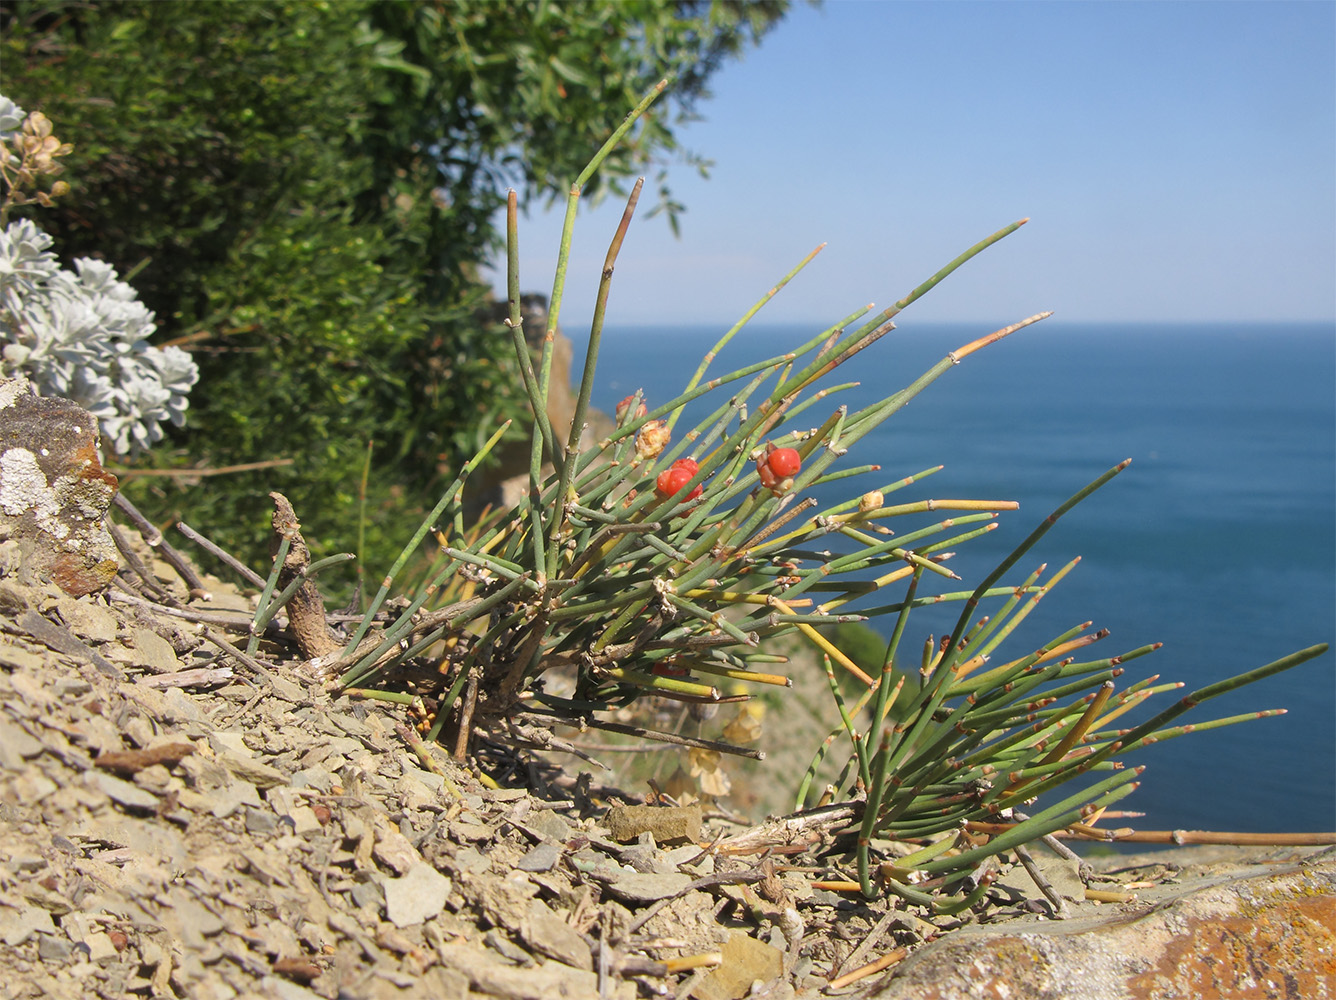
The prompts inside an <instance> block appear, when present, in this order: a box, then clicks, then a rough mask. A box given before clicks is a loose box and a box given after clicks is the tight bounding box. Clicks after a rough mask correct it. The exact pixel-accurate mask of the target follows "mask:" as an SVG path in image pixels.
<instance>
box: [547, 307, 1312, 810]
mask: <svg viewBox="0 0 1336 1000" xmlns="http://www.w3.org/2000/svg"><path fill="white" fill-rule="evenodd" d="M726 328H727V324H724V325H721V326H720V327H718V328H707V327H623V328H617V327H610V328H608V329H606V330H605V331H604V335H603V349H602V351H601V357H600V362H599V367H598V370H597V379H596V385H595V390H594V396H593V404H594V405H595V406H598V407H599V408H601V409H603V410H605V411H608V412H610V411H611V410H612V408H613V407H614V405H615V404H616V402H617V401H618V400H619V399H621V398H622V397H623V396H625V395H627V394H628V393H630V392H633V391H634V390H636V389H637V388H643V389H644V390H645V393H646V395H647V396H648V398H649V400H650V403H651V405H653V404H655V403H658V402H662V401H664V400H666V399H669V398H671V397H672V396H674V395H676V394H677V393H678V392H679V391H680V390H681V388H682V387H683V386H684V385H685V384H686V381H687V379H688V378H689V377H690V375H691V373H692V372H693V371H694V370H695V368H696V366H697V365H698V364H699V361H700V358H701V357H702V355H703V354H704V353H705V352H706V351H707V350H709V349H710V347H711V346H712V345H713V344H714V342H715V341H716V340H717V339H718V337H719V335H720V334H721V333H722V332H723V331H724V330H725V329H726ZM990 330H991V328H990V327H987V326H985V325H982V324H979V325H966V324H959V325H957V324H949V325H948V324H940V325H915V324H914V323H913V322H912V320H908V319H906V320H905V321H904V323H903V325H902V326H901V328H900V329H897V330H895V331H893V332H892V333H890V334H889V335H887V336H886V337H884V338H883V339H882V340H881V341H879V342H878V343H877V344H875V345H873V346H872V347H871V348H870V349H869V350H867V351H865V352H864V353H863V354H861V355H859V356H858V357H857V358H856V359H855V360H854V361H853V362H852V363H851V364H850V365H848V366H846V368H845V369H844V370H842V372H841V373H840V375H839V376H838V377H837V378H835V379H832V380H831V381H832V382H844V381H850V380H854V379H857V380H858V381H859V382H860V384H859V385H858V386H857V387H856V388H853V389H849V390H846V391H844V392H842V393H840V394H839V395H838V396H836V395H832V396H831V397H829V398H828V399H826V400H823V401H821V402H820V403H818V404H817V405H816V407H814V408H813V409H812V410H809V411H808V412H807V413H806V414H804V417H803V421H804V422H805V423H806V422H810V424H811V425H812V426H815V425H817V424H819V423H820V422H821V420H822V419H823V418H824V417H825V416H827V415H828V414H829V412H831V411H832V410H833V408H834V407H835V406H837V405H839V404H840V403H841V402H842V403H845V404H847V405H848V406H849V409H850V411H853V410H856V409H858V408H860V407H862V406H866V405H867V404H868V403H870V402H873V401H875V400H877V399H880V398H883V397H885V396H887V395H890V394H891V393H892V392H894V391H895V390H898V389H900V388H901V387H903V386H905V385H907V384H908V383H909V382H910V381H912V380H913V378H914V377H916V376H917V375H918V374H920V373H921V372H922V371H923V370H925V369H926V368H928V367H929V366H930V365H931V364H933V363H934V362H935V361H937V360H939V359H940V358H942V357H943V356H945V354H946V353H947V352H948V351H949V350H951V349H953V348H956V347H959V346H961V345H963V344H965V343H967V342H969V341H971V340H973V339H975V338H976V337H979V336H981V335H983V334H986V333H989V332H990ZM817 332H819V327H806V326H801V327H800V326H784V327H781V326H757V325H755V324H753V325H751V326H748V327H747V328H746V329H744V331H743V332H742V333H740V334H739V335H738V336H737V338H735V340H734V341H733V342H732V343H731V344H730V345H729V346H728V347H727V348H726V349H725V350H724V351H723V352H722V353H721V355H720V357H719V358H718V359H717V360H716V361H715V363H714V364H713V365H712V367H711V368H710V370H709V374H710V375H718V374H723V373H727V372H729V371H732V370H734V369H736V368H740V367H742V366H743V365H745V364H748V363H750V362H753V361H757V360H761V359H763V358H766V357H770V356H773V355H775V354H778V353H781V352H782V351H784V350H787V349H789V348H791V347H794V346H797V345H798V344H800V343H802V342H803V341H805V340H807V339H809V338H810V337H811V336H813V335H814V334H815V333H817ZM568 333H570V335H571V336H572V339H573V340H575V341H576V348H577V359H578V358H579V357H580V356H581V355H582V354H583V350H584V344H583V343H582V342H581V341H582V337H581V336H580V334H579V333H578V332H571V331H568ZM576 370H577V372H578V371H579V362H578V360H577V364H576ZM726 392H728V388H724V389H721V390H719V395H718V398H715V397H710V398H711V400H712V401H713V404H714V405H716V406H717V405H719V403H722V402H723V401H724V399H725V398H726V397H725V396H724V395H723V394H724V393H726ZM712 408H713V407H712ZM680 426H690V423H689V422H688V423H684V424H682V425H680ZM1124 458H1131V459H1132V464H1131V466H1130V467H1129V468H1128V469H1126V470H1125V471H1124V472H1123V473H1122V474H1121V475H1119V476H1118V477H1117V478H1115V479H1114V480H1113V481H1112V482H1111V483H1109V484H1108V485H1107V486H1105V487H1104V488H1103V490H1101V491H1100V492H1098V493H1096V494H1095V495H1094V496H1092V497H1091V498H1089V499H1088V500H1086V501H1085V502H1084V503H1083V504H1081V505H1079V506H1078V507H1076V508H1075V509H1074V510H1072V511H1071V512H1070V513H1068V514H1067V515H1066V517H1065V518H1063V519H1062V520H1061V521H1060V522H1059V523H1058V524H1057V526H1056V527H1055V528H1054V529H1053V530H1051V531H1050V532H1049V533H1048V534H1047V535H1046V536H1045V538H1044V539H1043V540H1042V542H1041V543H1040V545H1039V546H1038V547H1037V548H1036V549H1035V550H1033V551H1032V552H1031V553H1030V554H1028V555H1027V556H1025V557H1024V558H1023V559H1022V561H1021V562H1020V563H1019V564H1018V565H1017V566H1016V567H1015V568H1014V569H1013V570H1012V571H1011V573H1010V575H1009V576H1008V577H1007V578H1006V579H1007V582H1018V581H1019V580H1021V579H1023V578H1024V576H1025V575H1026V574H1027V573H1028V572H1029V571H1030V570H1032V569H1034V568H1035V567H1037V566H1038V564H1039V563H1040V562H1045V561H1046V562H1048V563H1049V566H1050V571H1051V570H1052V569H1054V568H1056V567H1058V566H1060V565H1062V564H1064V563H1066V562H1067V561H1068V560H1069V559H1071V558H1072V557H1073V556H1077V555H1079V556H1081V557H1082V561H1081V563H1080V565H1079V566H1077V568H1076V569H1075V570H1074V571H1073V572H1072V573H1071V574H1070V575H1068V577H1067V578H1066V579H1065V580H1064V581H1062V582H1061V583H1060V584H1059V585H1058V586H1057V587H1055V588H1054V589H1053V590H1052V591H1051V592H1050V594H1049V595H1048V596H1047V597H1046V598H1045V599H1044V601H1043V602H1042V603H1041V604H1040V606H1039V608H1038V610H1037V611H1036V612H1035V613H1034V614H1033V615H1031V617H1030V619H1029V620H1028V621H1027V622H1026V623H1025V626H1023V628H1022V629H1020V630H1018V631H1017V633H1016V634H1015V635H1014V637H1013V638H1012V639H1011V640H1009V641H1008V645H1007V646H1003V647H1002V649H1001V650H999V655H1001V654H1002V653H1005V652H1006V651H1007V649H1008V648H1009V649H1010V651H1011V653H1012V654H1013V655H1021V654H1023V653H1024V652H1027V651H1028V650H1030V649H1032V648H1036V647H1038V646H1039V645H1041V644H1043V643H1044V642H1045V641H1046V640H1048V639H1050V638H1051V637H1053V636H1055V635H1057V634H1059V633H1061V632H1063V631H1065V630H1066V629H1068V628H1070V627H1072V626H1074V625H1076V624H1078V623H1080V622H1084V621H1088V620H1093V621H1094V623H1095V627H1097V628H1098V627H1105V628H1108V629H1110V630H1111V633H1112V634H1111V635H1110V637H1109V638H1107V639H1105V640H1104V641H1103V642H1102V643H1100V644H1099V646H1097V647H1095V650H1094V651H1093V652H1096V654H1097V655H1103V656H1107V655H1111V654H1113V653H1118V652H1123V651H1126V650H1131V649H1135V648H1137V647H1140V646H1143V645H1145V644H1147V643H1151V642H1163V643H1164V648H1163V649H1161V650H1160V651H1159V652H1157V653H1155V654H1153V655H1150V656H1146V657H1142V658H1140V659H1137V660H1134V661H1131V662H1129V663H1128V664H1127V672H1126V674H1124V676H1123V677H1122V678H1121V679H1120V682H1119V688H1120V690H1121V688H1122V686H1124V685H1126V684H1129V683H1132V682H1134V681H1136V680H1139V679H1141V678H1142V677H1145V676H1148V675H1149V674H1152V673H1155V674H1160V675H1161V680H1162V681H1167V680H1174V681H1182V682H1184V683H1185V685H1186V687H1185V688H1184V689H1183V690H1182V692H1180V693H1177V694H1176V693H1172V692H1171V693H1166V694H1162V695H1157V696H1156V698H1154V699H1152V701H1151V705H1152V706H1158V707H1157V708H1156V710H1158V709H1159V708H1164V707H1167V706H1168V705H1169V704H1171V702H1172V701H1173V700H1176V699H1177V698H1178V697H1180V696H1181V694H1186V693H1188V692H1190V691H1192V690H1195V689H1197V688H1200V687H1202V686H1204V685H1207V684H1210V683H1213V682H1214V681H1217V680H1220V679H1223V678H1225V677H1228V676H1232V675H1234V674H1237V673H1241V672H1243V671H1245V670H1249V669H1252V668H1254V667H1257V666H1261V665H1263V664H1265V663H1268V662H1270V661H1272V660H1275V659H1278V658H1280V657H1282V656H1284V655H1286V654H1288V653H1290V652H1292V651H1294V650H1296V649H1300V648H1303V647H1307V646H1311V645H1314V644H1317V643H1321V642H1332V641H1333V640H1336V327H1333V326H1332V325H1330V324H1277V325H1267V324H1256V323H1253V324H1235V325H1231V324H1209V325H1156V324H1129V325H1078V324H1063V323H1061V322H1060V321H1057V320H1052V319H1050V320H1048V321H1046V322H1044V323H1040V324H1038V325H1037V326H1034V327H1031V328H1028V329H1025V330H1021V331H1019V332H1018V333H1016V334H1014V335H1012V336H1011V337H1008V338H1006V339H1005V340H1002V341H1000V342H998V343H996V344H993V345H991V346H989V347H987V348H985V349H984V350H982V351H980V352H978V353H976V354H974V355H971V356H969V357H968V358H966V359H964V360H963V361H962V363H961V364H959V365H957V366H955V367H953V368H952V369H950V370H949V371H947V372H946V373H945V374H944V375H943V376H942V377H941V378H940V379H939V380H938V381H937V382H935V383H934V384H933V385H931V386H930V387H929V388H928V389H927V390H926V391H925V392H924V393H923V394H922V395H920V396H919V397H917V398H916V399H915V400H914V401H913V402H912V403H911V404H910V405H909V406H908V407H906V408H905V409H903V410H901V411H900V412H899V413H897V414H895V415H894V416H892V417H891V418H890V419H889V420H888V421H887V422H886V423H885V424H883V425H882V426H881V427H880V428H879V429H878V431H876V432H875V433H873V434H871V435H869V436H868V437H866V438H864V439H863V440H862V441H860V442H859V443H858V444H857V445H856V446H855V448H854V449H853V450H852V451H851V453H850V455H849V456H848V457H847V458H846V459H844V461H845V462H847V463H848V464H849V465H851V466H852V465H863V464H868V463H872V462H875V463H880V465H881V467H882V469H881V471H880V472H878V473H873V474H869V475H867V476H863V477H860V478H857V479H847V480H843V481H841V482H839V483H835V484H831V485H830V486H829V487H825V488H824V492H819V493H818V498H819V499H820V500H822V501H823V506H825V505H826V504H827V503H831V502H834V501H835V500H838V499H844V498H846V497H849V496H853V495H857V494H859V493H862V492H864V491H866V490H869V489H873V488H876V487H879V486H882V485H884V484H887V483H890V482H892V481H894V480H896V479H898V478H900V477H903V476H905V475H907V474H910V473H915V472H918V471H920V470H923V469H925V468H928V467H930V466H935V465H938V464H943V465H945V468H944V469H943V470H942V471H941V472H939V473H937V474H936V475H934V476H932V477H930V478H929V479H927V480H925V481H924V482H923V483H921V484H916V485H914V486H911V487H910V488H908V489H906V490H904V491H902V492H900V493H897V494H896V495H895V498H894V500H893V501H890V502H897V503H898V502H903V501H907V500H910V499H923V498H927V497H977V498H989V499H1008V500H1017V501H1019V502H1020V510H1019V511H1016V512H1013V513H1009V514H1004V515H1003V517H1002V519H1001V520H1002V526H1001V527H1000V528H999V529H998V530H996V531H994V532H992V533H991V534H990V535H987V536H985V537H984V538H981V539H977V540H975V541H972V542H968V543H966V544H964V545H962V546H961V547H960V550H959V555H958V556H957V557H956V558H955V559H954V560H952V561H951V563H950V564H949V565H950V567H951V568H952V569H953V570H954V571H955V572H957V573H959V574H960V575H961V576H962V577H963V578H964V583H963V584H954V585H951V584H948V582H947V581H944V580H943V581H940V582H941V583H942V584H944V585H946V586H944V588H943V589H967V587H972V586H973V585H974V584H976V583H977V582H978V581H979V580H980V579H982V577H983V576H984V575H985V574H986V573H987V572H988V571H989V570H990V569H991V568H992V567H993V566H994V565H995V564H996V563H997V562H998V561H999V560H1000V559H1001V558H1003V557H1004V556H1005V555H1007V554H1008V553H1009V552H1010V551H1011V550H1012V549H1013V548H1014V547H1015V546H1016V545H1017V544H1018V543H1019V542H1020V541H1021V540H1022V539H1023V538H1025V537H1026V535H1028V534H1029V532H1030V531H1031V530H1032V529H1033V528H1034V527H1035V526H1037V525H1038V524H1039V523H1040V521H1041V520H1042V519H1043V518H1044V517H1046V516H1047V515H1048V514H1049V513H1050V512H1051V511H1052V510H1053V509H1054V508H1055V507H1057V506H1058V505H1059V504H1060V503H1062V502H1063V501H1064V500H1066V499H1067V497H1069V496H1070V495H1071V494H1073V493H1074V492H1076V491H1077V490H1078V489H1080V488H1081V487H1082V486H1084V485H1085V484H1086V483H1088V482H1089V481H1091V480H1092V479H1094V478H1095V477H1096V476H1098V475H1099V474H1100V473H1102V472H1104V471H1105V470H1106V469H1108V468H1110V467H1111V466H1113V465H1115V464H1117V463H1118V462H1119V461H1121V460H1122V459H1124ZM936 519H937V518H934V519H933V520H936ZM923 523H928V522H926V521H925V522H923ZM896 527H897V530H900V531H903V528H902V527H901V526H899V525H896ZM934 582H938V581H934ZM955 608H956V610H955V611H952V612H951V614H950V616H949V617H948V616H945V615H943V616H941V617H939V618H937V619H931V618H930V616H928V615H924V616H922V617H921V618H919V620H918V626H919V628H920V629H921V632H920V634H918V635H917V636H915V637H913V638H915V639H916V643H911V645H910V648H918V645H917V643H921V642H922V639H923V636H924V635H926V634H927V633H928V632H929V631H935V632H936V634H938V635H940V634H941V633H942V632H943V631H947V630H949V628H950V625H951V624H952V623H953V621H954V615H955V614H956V613H958V606H955ZM869 624H870V625H872V626H873V627H875V628H878V629H879V630H881V631H883V632H888V630H889V628H890V627H891V625H892V624H893V623H892V622H891V621H889V620H884V621H882V620H875V619H874V620H872V621H870V622H869ZM913 628H914V622H913V620H912V619H911V629H913ZM1008 658H1010V657H1008ZM1264 708H1285V709H1288V714H1286V715H1283V716H1279V717H1275V718H1266V719H1261V720H1257V721H1250V722H1247V723H1245V724H1242V725H1235V726H1229V727H1226V728H1222V729H1216V730H1210V731H1206V732H1200V733H1194V734H1191V735H1188V736H1184V737H1181V738H1178V739H1174V740H1170V741H1166V742H1164V743H1162V744H1158V745H1156V746H1152V747H1149V748H1146V749H1144V750H1141V751H1139V752H1137V753H1136V754H1134V755H1132V756H1131V757H1129V758H1128V761H1129V763H1132V764H1135V763H1141V764H1145V765H1148V769H1147V771H1146V773H1145V775H1144V776H1143V778H1142V784H1141V787H1140V788H1139V789H1138V790H1137V791H1136V793H1134V794H1133V795H1132V796H1130V797H1129V798H1126V799H1124V800H1123V801H1122V802H1121V803H1120V804H1119V807H1121V808H1125V809H1135V810H1138V811H1142V812H1144V813H1145V814H1146V815H1145V817H1144V818H1141V819H1138V820H1135V821H1134V822H1135V825H1137V826H1138V827H1139V828H1141V829H1207V830H1239V831H1296V832H1297V831H1330V830H1336V656H1333V654H1332V653H1331V652H1328V653H1327V654H1325V655H1324V656H1323V657H1321V658H1319V659H1317V660H1314V661H1310V662H1309V663H1307V664H1304V665H1302V666H1300V667H1298V668H1296V669H1294V670H1292V671H1289V672H1287V673H1284V674H1281V675H1279V676H1274V677H1271V678H1268V679H1266V680H1263V681H1261V682H1260V683H1257V684H1255V685H1253V686H1251V687H1248V688H1245V689H1243V690H1241V691H1237V692H1232V693H1230V694H1227V695H1223V696H1221V697H1219V698H1217V699H1214V700H1212V701H1209V702H1207V703H1205V704H1203V705H1201V706H1200V707H1198V708H1196V709H1195V710H1193V711H1192V712H1191V713H1189V715H1188V716H1186V717H1184V718H1181V719H1180V720H1179V722H1180V723H1181V722H1193V721H1197V722H1201V721H1206V720H1210V719H1215V718H1220V717H1224V716H1230V715H1235V714H1239V713H1242V712H1247V711H1251V710H1253V709H1264ZM1145 717H1148V714H1145V715H1142V716H1132V717H1131V718H1134V719H1141V718H1145ZM1124 718H1125V719H1127V718H1128V717H1124Z"/></svg>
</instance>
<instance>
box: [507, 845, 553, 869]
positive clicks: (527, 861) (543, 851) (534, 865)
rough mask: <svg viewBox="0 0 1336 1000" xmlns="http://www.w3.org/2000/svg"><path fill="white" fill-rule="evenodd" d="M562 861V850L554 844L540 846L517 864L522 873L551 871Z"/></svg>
mask: <svg viewBox="0 0 1336 1000" xmlns="http://www.w3.org/2000/svg"><path fill="white" fill-rule="evenodd" d="M560 860H561V849H560V848H558V847H556V846H554V845H552V844H539V845H538V846H537V847H535V848H534V849H533V850H531V851H529V852H528V853H527V854H525V855H524V857H522V858H520V859H519V861H517V862H516V863H515V867H516V868H518V869H519V870H520V871H522V872H546V871H551V870H552V868H553V867H555V866H556V863H557V862H558V861H560Z"/></svg>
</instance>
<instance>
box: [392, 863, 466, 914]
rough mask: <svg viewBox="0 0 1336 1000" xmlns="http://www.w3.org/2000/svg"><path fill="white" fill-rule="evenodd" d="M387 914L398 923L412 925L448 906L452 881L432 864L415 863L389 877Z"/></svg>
mask: <svg viewBox="0 0 1336 1000" xmlns="http://www.w3.org/2000/svg"><path fill="white" fill-rule="evenodd" d="M384 889H385V916H386V917H387V918H388V919H389V921H390V923H392V924H394V926H395V927H399V928H404V927H411V926H413V925H414V924H420V923H422V922H423V921H424V920H430V919H431V918H432V917H434V916H436V915H437V914H439V913H440V912H441V911H442V910H444V909H445V900H446V897H447V896H449V895H450V889H451V881H450V879H448V878H446V877H445V876H444V875H442V874H441V873H440V872H438V871H437V870H436V869H435V868H433V867H432V866H431V865H429V864H426V863H425V862H424V863H420V864H416V865H414V866H413V867H412V868H410V869H408V871H406V872H405V873H404V874H403V875H402V876H401V877H400V878H391V879H386V880H385V884H384Z"/></svg>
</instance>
